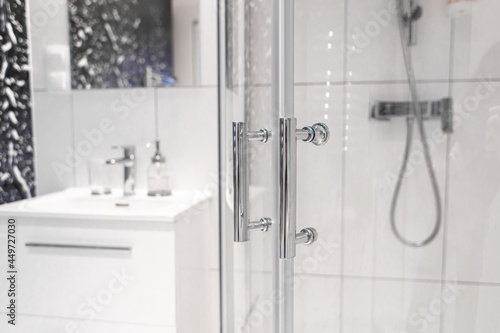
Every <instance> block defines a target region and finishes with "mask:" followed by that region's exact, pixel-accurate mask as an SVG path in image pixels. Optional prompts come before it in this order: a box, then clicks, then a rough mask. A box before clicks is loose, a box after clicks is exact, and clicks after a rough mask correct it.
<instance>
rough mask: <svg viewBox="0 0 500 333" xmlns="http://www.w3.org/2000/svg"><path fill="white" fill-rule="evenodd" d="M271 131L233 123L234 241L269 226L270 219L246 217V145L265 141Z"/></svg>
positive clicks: (247, 201) (241, 240) (267, 228)
mask: <svg viewBox="0 0 500 333" xmlns="http://www.w3.org/2000/svg"><path fill="white" fill-rule="evenodd" d="M270 136H271V133H270V132H269V131H268V130H267V129H261V130H259V131H249V130H248V124H247V123H244V122H234V123H233V190H234V207H233V209H234V241H235V242H236V243H242V242H246V241H248V238H249V237H248V235H249V231H251V230H258V229H260V230H262V231H264V232H265V231H267V230H269V229H270V228H271V220H270V219H269V218H262V219H260V220H259V221H257V222H250V219H249V217H248V206H249V188H250V186H249V183H250V181H249V172H248V145H249V141H260V142H262V143H265V142H267V141H268V140H269V137H270Z"/></svg>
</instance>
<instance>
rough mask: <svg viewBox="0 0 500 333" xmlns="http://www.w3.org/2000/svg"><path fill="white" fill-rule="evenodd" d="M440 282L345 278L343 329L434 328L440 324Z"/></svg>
mask: <svg viewBox="0 0 500 333" xmlns="http://www.w3.org/2000/svg"><path fill="white" fill-rule="evenodd" d="M440 290H441V287H440V283H439V282H437V283H426V282H412V281H406V282H404V281H391V280H371V279H353V278H346V279H345V281H344V296H343V298H344V301H343V308H342V311H343V316H344V332H345V333H359V332H363V333H364V332H367V333H368V332H398V333H399V332H405V333H417V332H433V333H438V332H439V328H440V313H434V305H433V304H435V303H438V302H439V300H440V298H441V292H440Z"/></svg>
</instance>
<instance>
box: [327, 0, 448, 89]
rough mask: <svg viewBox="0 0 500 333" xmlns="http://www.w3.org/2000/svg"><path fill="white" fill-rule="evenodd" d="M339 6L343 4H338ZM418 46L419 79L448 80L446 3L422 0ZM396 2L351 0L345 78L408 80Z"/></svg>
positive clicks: (415, 49)
mask: <svg viewBox="0 0 500 333" xmlns="http://www.w3.org/2000/svg"><path fill="white" fill-rule="evenodd" d="M336 2H337V3H339V2H343V1H336ZM419 4H420V5H421V6H422V7H423V12H424V14H423V16H422V18H421V19H420V20H419V21H418V23H417V24H418V28H417V38H418V44H417V45H416V46H414V47H412V53H413V58H414V59H415V60H416V61H414V66H415V75H416V77H417V79H441V80H443V79H445V80H446V79H448V72H449V64H450V57H449V54H450V31H451V21H450V18H449V17H448V15H447V13H446V2H445V1H435V0H421V1H419ZM397 19H398V17H397V11H396V1H394V0H374V1H369V2H366V1H364V0H348V32H347V41H346V43H345V49H346V53H347V56H346V60H347V71H346V77H347V79H348V80H353V81H387V80H406V71H405V67H404V58H403V53H402V49H401V42H400V35H399V29H398V21H397Z"/></svg>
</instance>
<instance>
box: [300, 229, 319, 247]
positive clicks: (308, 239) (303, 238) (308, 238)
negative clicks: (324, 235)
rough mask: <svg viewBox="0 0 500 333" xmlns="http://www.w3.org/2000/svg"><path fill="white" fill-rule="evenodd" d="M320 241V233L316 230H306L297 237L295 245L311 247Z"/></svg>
mask: <svg viewBox="0 0 500 333" xmlns="http://www.w3.org/2000/svg"><path fill="white" fill-rule="evenodd" d="M317 240H318V232H317V231H316V229H314V228H305V229H302V230H301V231H300V232H298V233H297V235H296V236H295V244H305V245H311V244H312V243H314V242H316V241H317Z"/></svg>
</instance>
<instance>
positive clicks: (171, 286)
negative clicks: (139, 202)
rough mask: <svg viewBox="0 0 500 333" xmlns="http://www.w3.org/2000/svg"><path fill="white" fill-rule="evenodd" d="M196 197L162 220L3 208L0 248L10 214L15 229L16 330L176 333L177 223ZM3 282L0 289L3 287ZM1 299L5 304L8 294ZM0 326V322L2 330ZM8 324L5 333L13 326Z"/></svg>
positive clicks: (90, 332)
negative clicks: (28, 211)
mask: <svg viewBox="0 0 500 333" xmlns="http://www.w3.org/2000/svg"><path fill="white" fill-rule="evenodd" d="M201 201H202V200H193V201H192V203H193V205H192V207H189V205H183V206H182V207H183V208H182V209H180V210H177V211H175V214H174V213H173V212H172V211H168V210H166V211H164V212H163V213H164V214H167V213H169V212H170V213H172V214H171V215H170V216H167V215H165V220H163V221H162V220H161V219H151V218H150V219H147V218H145V219H142V220H141V219H138V218H125V217H118V218H117V217H116V216H111V215H108V216H104V217H100V218H99V217H98V216H96V215H92V216H87V217H85V216H80V215H78V214H74V215H73V216H71V214H69V215H68V214H59V215H58V214H45V213H43V212H39V213H38V214H26V212H25V211H24V212H23V211H17V212H16V211H12V210H11V211H6V210H5V208H4V207H2V208H1V209H2V210H3V211H2V210H0V243H1V244H0V248H1V249H5V248H6V244H5V242H6V231H7V219H8V217H9V216H12V217H14V218H15V219H16V226H17V232H16V238H17V242H16V255H17V256H16V259H17V270H18V276H17V279H18V283H17V290H18V295H17V300H16V303H17V313H18V322H19V326H18V327H16V329H18V330H19V329H20V328H23V327H24V329H22V330H20V332H37V333H43V332H47V333H48V332H50V333H54V332H82V333H83V332H89V333H99V332H115V331H116V332H129V331H130V332H164V333H174V332H176V253H175V252H176V251H175V249H176V244H175V243H176V224H177V223H183V220H185V219H186V216H187V215H188V214H189V210H190V209H191V208H193V207H196V206H198V204H200V202H201ZM187 202H190V201H189V200H188V201H187ZM13 208H16V207H13ZM120 213H121V212H120ZM134 213H135V214H136V215H137V212H134ZM150 213H151V212H150ZM157 213H158V216H159V217H161V212H160V211H158V212H157ZM0 253H2V254H4V253H5V251H2V250H0ZM3 257H4V258H1V259H2V260H1V264H0V267H1V269H2V271H3V272H6V271H7V261H6V254H4V255H3ZM1 280H2V282H1V284H0V289H1V290H2V291H3V290H6V289H5V288H4V287H7V286H6V284H5V283H6V282H5V281H4V280H5V279H3V278H2V279H1ZM0 301H1V304H2V305H3V304H7V301H8V300H7V295H6V293H5V292H2V295H0ZM4 308H5V307H3V306H2V309H4ZM1 312H5V310H2V311H1ZM2 317H5V314H3V315H2ZM4 325H6V323H5V320H2V323H0V331H2V332H4V330H3V329H1V328H2V327H3V326H4ZM5 327H6V328H7V330H6V332H9V329H13V328H9V327H8V326H5ZM12 332H14V330H12Z"/></svg>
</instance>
